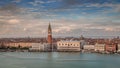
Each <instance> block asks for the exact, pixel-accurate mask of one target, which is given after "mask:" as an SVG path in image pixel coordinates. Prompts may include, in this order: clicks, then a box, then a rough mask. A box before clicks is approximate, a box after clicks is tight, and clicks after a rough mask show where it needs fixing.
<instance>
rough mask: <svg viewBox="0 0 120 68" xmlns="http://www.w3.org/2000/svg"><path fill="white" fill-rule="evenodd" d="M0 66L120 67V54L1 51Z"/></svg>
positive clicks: (48, 67)
mask: <svg viewBox="0 0 120 68" xmlns="http://www.w3.org/2000/svg"><path fill="white" fill-rule="evenodd" d="M0 68H120V55H118V54H113V55H107V54H94V53H93V54H85V53H84V54H83V53H74V52H71V53H65V52H1V53H0Z"/></svg>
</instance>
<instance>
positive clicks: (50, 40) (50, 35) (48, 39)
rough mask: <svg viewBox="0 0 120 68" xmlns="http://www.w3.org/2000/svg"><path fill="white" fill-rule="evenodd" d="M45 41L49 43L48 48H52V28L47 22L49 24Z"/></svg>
mask: <svg viewBox="0 0 120 68" xmlns="http://www.w3.org/2000/svg"><path fill="white" fill-rule="evenodd" d="M47 42H48V44H49V45H50V49H52V29H51V25H50V23H49V26H48V37H47Z"/></svg>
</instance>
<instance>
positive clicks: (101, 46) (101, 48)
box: [95, 44, 105, 52]
mask: <svg viewBox="0 0 120 68" xmlns="http://www.w3.org/2000/svg"><path fill="white" fill-rule="evenodd" d="M95 51H99V52H104V51H105V44H95Z"/></svg>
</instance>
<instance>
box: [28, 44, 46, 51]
mask: <svg viewBox="0 0 120 68" xmlns="http://www.w3.org/2000/svg"><path fill="white" fill-rule="evenodd" d="M29 50H30V51H44V44H41V43H31V48H29Z"/></svg>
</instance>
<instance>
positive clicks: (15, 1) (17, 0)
mask: <svg viewBox="0 0 120 68" xmlns="http://www.w3.org/2000/svg"><path fill="white" fill-rule="evenodd" d="M21 1H22V0H13V1H12V2H13V3H20V2H21Z"/></svg>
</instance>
